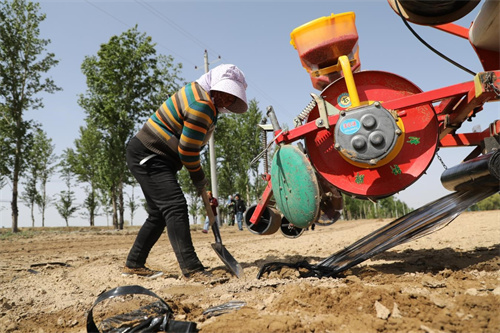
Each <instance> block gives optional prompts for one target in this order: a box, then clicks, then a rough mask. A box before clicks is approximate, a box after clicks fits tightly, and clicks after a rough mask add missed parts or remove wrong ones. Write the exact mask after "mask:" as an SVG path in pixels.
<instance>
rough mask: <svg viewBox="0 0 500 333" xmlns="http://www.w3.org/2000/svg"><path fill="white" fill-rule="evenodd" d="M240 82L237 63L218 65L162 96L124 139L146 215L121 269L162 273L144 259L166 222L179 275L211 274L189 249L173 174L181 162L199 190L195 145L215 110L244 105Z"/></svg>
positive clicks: (204, 137) (203, 138) (206, 135)
mask: <svg viewBox="0 0 500 333" xmlns="http://www.w3.org/2000/svg"><path fill="white" fill-rule="evenodd" d="M246 87H247V83H246V81H245V76H244V74H243V72H241V71H240V69H238V67H236V66H234V65H219V66H217V67H215V68H214V69H212V70H211V71H209V72H207V73H205V74H204V75H202V76H201V77H200V78H199V79H198V80H196V81H194V82H191V83H188V84H187V85H186V86H184V87H183V88H181V89H180V90H179V91H177V92H176V93H175V94H173V95H172V96H171V97H170V98H168V99H167V100H166V101H165V102H164V103H163V104H162V105H161V106H160V108H159V109H158V110H157V111H156V112H155V113H154V114H153V115H152V116H151V117H150V118H149V119H148V121H147V122H146V123H145V124H144V125H143V127H142V129H141V130H140V131H139V132H138V133H137V134H136V135H135V136H134V137H133V138H132V139H131V140H130V142H129V143H128V145H127V166H128V168H129V169H130V171H131V172H132V174H133V175H134V177H135V178H136V179H137V181H138V182H139V184H140V185H141V189H142V191H143V192H144V197H145V198H146V202H147V207H148V208H147V211H148V214H149V216H148V218H147V219H146V221H145V222H144V224H143V225H142V227H141V229H140V230H139V233H138V234H137V237H136V239H135V242H134V244H133V246H132V248H131V249H130V252H129V254H128V257H127V261H126V263H125V267H124V268H123V272H122V275H139V276H143V277H149V278H153V277H157V276H160V275H162V274H163V272H161V271H155V270H151V269H150V268H148V267H146V259H147V258H148V255H149V252H150V251H151V248H152V247H153V246H154V245H155V244H156V242H157V241H158V239H159V238H160V236H161V234H162V233H163V231H164V230H165V227H166V228H167V234H168V238H169V240H170V245H171V246H172V248H173V250H174V253H175V256H176V258H177V262H178V263H179V266H180V269H181V272H182V275H183V276H184V277H185V278H187V279H199V280H201V281H206V280H208V279H210V278H211V276H210V273H208V272H207V271H205V268H204V267H203V265H202V263H201V261H200V260H199V258H198V256H197V254H196V252H195V249H194V246H193V242H192V239H191V233H190V229H189V215H188V205H187V202H186V198H185V196H184V193H183V192H182V189H181V187H180V185H179V183H178V182H177V178H176V177H177V172H178V171H179V170H180V169H181V168H182V167H183V166H184V167H185V168H186V169H187V170H188V171H189V175H190V177H191V180H192V182H193V184H194V186H195V187H196V189H197V192H198V195H200V194H201V193H203V191H205V186H206V184H207V180H206V178H205V173H204V172H203V169H202V167H201V163H200V151H201V150H202V148H203V147H204V146H205V145H206V144H207V142H208V140H209V139H210V136H211V135H212V132H213V131H214V128H215V124H216V123H217V117H218V116H219V114H221V113H226V112H233V113H244V112H246V111H247V109H248V106H247V100H246V92H245V90H246Z"/></svg>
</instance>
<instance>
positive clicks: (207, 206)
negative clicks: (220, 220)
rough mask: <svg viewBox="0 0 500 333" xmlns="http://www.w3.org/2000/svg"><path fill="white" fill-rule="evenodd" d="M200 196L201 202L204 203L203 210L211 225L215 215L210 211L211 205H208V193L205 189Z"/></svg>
mask: <svg viewBox="0 0 500 333" xmlns="http://www.w3.org/2000/svg"><path fill="white" fill-rule="evenodd" d="M201 197H202V198H203V203H204V204H205V210H206V211H207V216H208V222H209V223H210V226H212V225H213V224H214V222H215V215H214V212H213V211H212V206H210V200H209V199H208V194H207V192H206V191H203V192H201Z"/></svg>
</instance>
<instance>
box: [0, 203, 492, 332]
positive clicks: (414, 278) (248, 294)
mask: <svg viewBox="0 0 500 333" xmlns="http://www.w3.org/2000/svg"><path fill="white" fill-rule="evenodd" d="M388 222H390V221H389V220H385V221H381V220H379V221H375V220H362V221H354V222H353V221H351V222H346V221H339V222H337V223H336V224H334V225H332V226H328V227H317V228H316V230H314V231H312V230H310V231H306V232H305V233H304V235H302V236H301V237H299V238H297V239H288V238H285V237H283V236H282V235H281V233H280V232H278V233H276V234H274V235H271V236H256V235H253V234H251V233H249V232H248V231H244V232H240V231H238V230H237V228H236V227H224V228H222V230H221V235H222V240H223V243H224V244H225V246H226V248H227V249H228V250H229V251H230V252H231V253H232V254H233V256H234V257H235V258H236V259H237V260H238V261H239V262H240V264H241V265H242V266H243V268H244V270H245V277H244V278H242V279H237V278H234V277H230V274H229V273H228V272H227V271H226V270H225V266H224V265H223V264H222V262H221V261H220V259H219V258H218V257H217V255H216V254H215V252H214V251H213V249H212V247H211V246H210V244H211V243H213V242H214V238H213V235H212V234H203V233H201V231H200V230H197V231H193V233H192V234H193V239H194V242H195V247H196V249H197V252H198V255H199V257H200V258H201V260H202V262H203V263H204V265H205V266H207V267H208V268H209V270H211V271H212V272H213V273H214V274H216V275H217V276H220V277H230V278H229V279H227V281H225V282H223V283H219V284H214V285H210V284H200V283H186V282H185V281H184V280H182V279H180V278H179V270H178V267H177V263H176V262H175V260H174V258H173V254H172V253H171V250H170V244H169V243H168V240H167V237H166V235H164V236H162V238H161V239H160V241H159V242H158V244H157V245H156V246H155V247H154V248H153V252H152V254H151V256H150V259H149V261H148V264H149V265H150V266H152V267H154V268H159V269H162V270H164V271H165V272H166V275H165V276H163V277H160V278H158V279H155V280H147V279H143V278H138V277H122V276H121V274H120V269H121V266H122V265H123V263H124V260H125V256H126V255H127V253H128V250H129V248H130V246H131V245H132V242H133V240H134V237H135V234H136V232H137V228H130V229H127V230H122V231H114V230H105V229H102V228H101V229H93V230H91V229H89V228H79V229H72V230H71V231H68V230H65V231H61V230H60V229H58V230H47V231H44V232H42V233H39V234H36V235H34V236H33V237H29V238H21V237H18V236H14V237H9V238H7V239H2V240H0V253H1V256H0V332H37V333H41V332H46V333H49V332H50V333H52V332H85V331H86V316H87V312H88V310H89V309H90V307H91V306H92V304H93V303H94V301H95V300H96V298H97V296H98V295H99V294H100V293H102V292H104V291H106V290H110V289H112V288H115V287H117V286H125V285H141V286H143V287H146V288H148V289H150V290H151V291H153V292H154V293H156V294H157V295H158V296H160V297H162V298H163V299H164V300H165V301H166V302H167V303H168V304H169V305H170V306H171V307H172V308H173V309H174V312H175V319H176V320H182V321H193V322H196V323H197V327H198V328H199V329H200V332H203V333H205V332H219V333H220V332H467V333H470V332H492V333H493V332H500V211H490V212H479V213H464V214H462V215H461V216H459V217H458V218H457V219H456V220H455V221H453V222H452V223H451V224H450V225H449V226H447V227H446V228H444V229H442V230H439V231H437V232H435V233H433V234H431V235H428V236H426V237H424V238H420V239H418V240H415V241H413V242H410V243H406V244H403V245H399V246H397V247H395V248H393V249H391V250H389V251H387V252H385V253H381V254H379V255H377V256H375V257H374V258H373V259H372V260H369V261H366V262H364V263H362V264H360V265H358V266H355V267H353V268H352V269H350V270H348V271H347V272H345V274H343V275H342V276H340V277H339V278H326V279H316V278H307V279H303V278H298V277H297V276H296V274H294V272H290V271H288V272H287V271H286V270H285V271H282V272H276V273H272V274H271V275H270V276H267V277H265V278H263V279H259V280H257V279H256V276H257V273H258V271H259V269H260V267H261V266H262V265H263V264H264V263H266V262H273V261H285V262H296V261H299V260H301V259H306V260H307V261H308V262H310V263H316V262H318V261H320V260H322V259H324V258H326V257H329V256H330V255H332V254H333V253H335V252H337V251H338V250H340V249H342V248H344V247H346V246H348V245H350V244H351V243H353V242H354V241H356V240H358V239H359V238H361V237H362V236H364V235H366V234H368V233H369V232H371V231H373V230H375V229H378V228H379V227H381V226H382V225H384V224H385V223H388ZM229 301H244V302H246V306H244V307H242V308H241V309H239V310H234V311H232V312H230V313H227V314H223V315H220V316H214V317H211V318H207V316H206V315H203V314H202V313H203V311H204V310H206V309H208V308H210V307H212V306H216V305H220V304H223V303H226V302H229Z"/></svg>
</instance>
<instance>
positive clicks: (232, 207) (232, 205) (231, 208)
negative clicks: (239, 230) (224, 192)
mask: <svg viewBox="0 0 500 333" xmlns="http://www.w3.org/2000/svg"><path fill="white" fill-rule="evenodd" d="M226 205H227V208H228V214H229V220H228V221H227V225H229V226H233V225H234V218H235V217H236V201H235V200H234V199H233V196H232V195H230V196H228V197H227V204H226Z"/></svg>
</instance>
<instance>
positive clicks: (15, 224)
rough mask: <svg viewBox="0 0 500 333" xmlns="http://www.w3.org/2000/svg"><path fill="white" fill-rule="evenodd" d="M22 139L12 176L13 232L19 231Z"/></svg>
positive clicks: (17, 148) (18, 142)
mask: <svg viewBox="0 0 500 333" xmlns="http://www.w3.org/2000/svg"><path fill="white" fill-rule="evenodd" d="M20 155H21V140H20V139H19V138H18V139H17V142H16V154H15V156H14V173H13V176H12V202H11V208H12V232H19V228H18V220H19V209H18V207H17V198H18V195H19V194H18V186H19V174H20V170H21V157H20Z"/></svg>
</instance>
